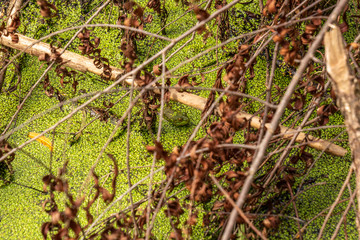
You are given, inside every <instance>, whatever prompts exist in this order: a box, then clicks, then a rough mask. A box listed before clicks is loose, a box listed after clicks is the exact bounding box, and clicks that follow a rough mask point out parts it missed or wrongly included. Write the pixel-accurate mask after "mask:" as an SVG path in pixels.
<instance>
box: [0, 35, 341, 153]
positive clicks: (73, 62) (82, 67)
mask: <svg viewBox="0 0 360 240" xmlns="http://www.w3.org/2000/svg"><path fill="white" fill-rule="evenodd" d="M18 36H19V42H18V43H13V42H12V41H11V38H10V37H6V36H4V35H2V36H1V37H0V44H3V45H5V46H8V47H11V48H14V49H17V50H20V51H24V52H26V53H28V54H31V55H33V56H40V55H42V54H44V53H47V54H50V53H51V52H50V51H51V48H50V45H49V44H46V43H43V42H39V43H35V42H36V40H34V39H31V38H28V37H25V36H23V35H21V34H18ZM30 46H31V47H30ZM61 51H62V49H58V52H61ZM61 58H62V59H63V61H64V62H66V63H65V64H64V66H67V67H70V68H72V69H75V70H78V71H81V72H91V73H94V74H96V75H101V74H102V69H98V68H97V67H95V65H94V64H93V60H92V59H89V58H87V57H84V56H81V55H79V54H76V53H73V52H70V51H65V52H64V53H63V54H62V55H61ZM111 69H112V74H111V79H116V78H117V77H118V76H119V74H122V73H123V70H121V69H118V68H116V67H111ZM132 81H133V79H132V78H127V79H125V82H126V83H127V84H128V85H131V84H132ZM170 99H171V100H174V101H178V102H181V103H183V104H186V105H188V106H191V107H193V108H196V109H199V110H203V109H204V108H205V104H206V99H205V98H203V97H200V96H197V95H194V94H191V93H186V92H178V91H176V90H175V89H170ZM237 118H246V119H247V120H250V125H251V126H252V127H253V128H257V129H259V128H260V127H261V121H262V120H261V118H260V117H257V116H252V115H251V114H248V113H245V112H240V113H239V114H238V115H237ZM269 126H270V125H269V124H265V127H267V128H268V129H269ZM294 131H295V130H294V129H291V128H287V127H284V126H280V132H281V133H287V132H290V133H287V134H285V135H284V138H286V139H291V137H292V136H293V135H294V133H291V132H294ZM305 138H306V135H305V134H304V133H300V134H299V136H298V137H297V138H296V142H299V143H301V142H303V141H304V140H305ZM307 139H308V140H309V141H310V142H309V146H310V147H312V148H315V149H317V150H320V151H322V150H325V149H326V150H325V152H327V153H329V154H332V155H335V156H344V155H345V154H346V152H347V151H346V149H344V148H342V147H340V146H337V145H335V144H333V143H330V142H328V141H325V140H322V139H318V138H315V137H313V136H311V135H308V136H307Z"/></svg>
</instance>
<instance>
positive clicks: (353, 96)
mask: <svg viewBox="0 0 360 240" xmlns="http://www.w3.org/2000/svg"><path fill="white" fill-rule="evenodd" d="M324 42H325V56H326V68H327V72H328V73H329V75H330V77H331V79H332V82H333V85H334V88H335V92H336V95H337V98H338V100H337V101H338V105H339V106H340V109H341V112H342V113H343V115H344V116H345V124H346V127H347V131H348V133H349V143H350V147H351V151H352V155H353V157H354V164H355V174H356V183H357V186H356V196H357V200H358V212H360V186H359V184H360V118H359V116H360V86H359V80H358V79H356V78H354V76H352V74H351V73H350V67H349V65H348V57H347V54H346V50H345V46H344V39H343V38H342V35H341V32H340V29H339V28H338V27H337V26H332V29H331V30H330V31H329V32H327V33H326V34H325V39H324ZM357 227H358V231H359V233H360V223H359V221H358V220H357Z"/></svg>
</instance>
